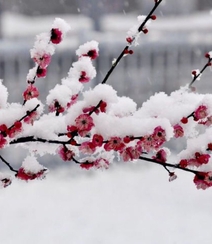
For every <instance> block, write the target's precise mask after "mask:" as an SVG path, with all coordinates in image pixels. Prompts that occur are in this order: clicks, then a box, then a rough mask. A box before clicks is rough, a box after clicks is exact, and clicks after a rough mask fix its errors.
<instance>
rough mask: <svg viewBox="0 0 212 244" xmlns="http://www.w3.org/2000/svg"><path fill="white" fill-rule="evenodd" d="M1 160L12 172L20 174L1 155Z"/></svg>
mask: <svg viewBox="0 0 212 244" xmlns="http://www.w3.org/2000/svg"><path fill="white" fill-rule="evenodd" d="M0 159H1V161H2V162H3V163H4V164H6V165H7V167H8V168H9V169H10V170H11V171H13V172H16V173H18V170H15V169H14V168H13V167H12V166H11V165H10V164H9V163H8V162H7V161H6V160H5V159H4V158H3V157H2V156H1V155H0Z"/></svg>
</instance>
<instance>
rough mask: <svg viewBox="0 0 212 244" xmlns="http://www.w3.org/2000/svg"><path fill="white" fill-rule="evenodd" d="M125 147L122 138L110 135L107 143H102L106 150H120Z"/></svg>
mask: <svg viewBox="0 0 212 244" xmlns="http://www.w3.org/2000/svg"><path fill="white" fill-rule="evenodd" d="M124 147H125V144H124V143H123V141H122V139H121V138H120V137H111V138H110V139H109V140H108V142H107V143H105V145H104V149H105V150H106V151H111V150H114V151H121V150H123V149H124Z"/></svg>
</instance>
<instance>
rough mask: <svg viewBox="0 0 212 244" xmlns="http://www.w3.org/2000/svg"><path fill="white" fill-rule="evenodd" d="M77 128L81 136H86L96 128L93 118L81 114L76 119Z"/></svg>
mask: <svg viewBox="0 0 212 244" xmlns="http://www.w3.org/2000/svg"><path fill="white" fill-rule="evenodd" d="M75 122H76V124H75V126H76V127H77V131H78V133H79V135H81V136H85V135H86V134H87V133H88V132H89V131H90V130H91V129H92V127H93V126H94V123H93V118H92V117H91V116H90V115H88V114H81V115H79V116H78V117H77V118H76V119H75Z"/></svg>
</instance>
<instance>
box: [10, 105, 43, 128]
mask: <svg viewBox="0 0 212 244" xmlns="http://www.w3.org/2000/svg"><path fill="white" fill-rule="evenodd" d="M39 106H40V104H37V106H36V107H35V108H33V109H32V110H31V111H27V113H26V114H25V115H24V116H23V117H22V118H20V119H19V120H18V121H19V122H21V121H22V120H24V119H25V118H26V117H27V116H29V115H30V114H31V113H33V112H35V111H36V110H37V108H38V107H39ZM13 127H14V124H13V125H11V126H10V127H9V128H8V129H9V130H10V129H12V128H13Z"/></svg>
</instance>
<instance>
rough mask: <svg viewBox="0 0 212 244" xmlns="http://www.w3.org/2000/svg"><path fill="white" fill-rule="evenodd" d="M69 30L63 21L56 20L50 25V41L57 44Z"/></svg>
mask: <svg viewBox="0 0 212 244" xmlns="http://www.w3.org/2000/svg"><path fill="white" fill-rule="evenodd" d="M69 30H70V26H69V25H68V24H67V23H66V22H65V21H64V20H63V19H60V18H56V19H55V20H54V23H53V25H52V29H51V37H50V41H51V42H52V43H53V44H59V43H60V42H61V41H62V39H63V38H64V36H65V35H66V33H67V32H68V31H69Z"/></svg>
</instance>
